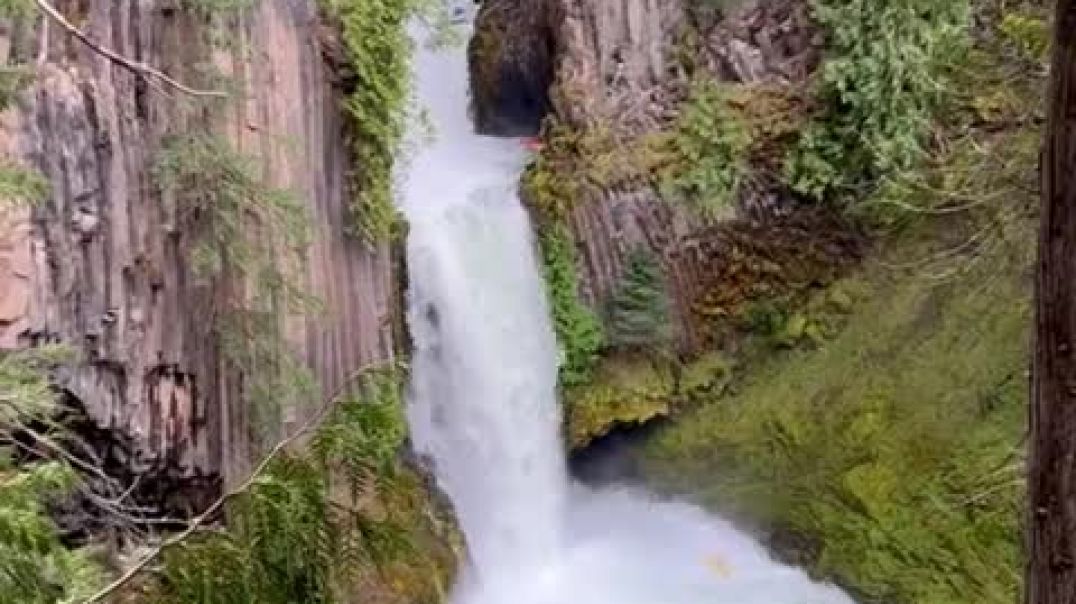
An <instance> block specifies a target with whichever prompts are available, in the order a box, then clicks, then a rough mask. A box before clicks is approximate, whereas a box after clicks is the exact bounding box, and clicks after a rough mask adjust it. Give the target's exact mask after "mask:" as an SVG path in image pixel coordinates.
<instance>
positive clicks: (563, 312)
mask: <svg viewBox="0 0 1076 604" xmlns="http://www.w3.org/2000/svg"><path fill="white" fill-rule="evenodd" d="M539 244H540V247H541V252H542V272H543V275H544V277H545V284H546V292H547V295H548V296H549V303H550V306H552V310H553V327H554V329H555V330H556V332H557V342H558V343H559V344H560V363H559V365H560V383H561V385H562V386H573V385H576V384H580V383H583V382H585V381H586V380H587V379H588V378H589V376H590V372H591V370H592V369H593V367H594V363H595V362H596V361H597V359H598V352H599V350H601V347H602V342H603V335H602V329H601V323H600V322H599V321H598V318H597V317H596V316H594V313H593V312H591V311H590V309H589V308H587V307H586V305H585V304H583V302H582V301H581V300H580V299H579V283H578V277H577V275H576V272H575V271H576V268H575V248H574V247H573V244H572V239H571V234H569V233H568V230H567V228H565V227H563V226H561V225H551V226H549V227H547V228H546V229H545V230H544V232H542V233H541V235H540V238H539Z"/></svg>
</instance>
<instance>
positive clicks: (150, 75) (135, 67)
mask: <svg viewBox="0 0 1076 604" xmlns="http://www.w3.org/2000/svg"><path fill="white" fill-rule="evenodd" d="M34 2H35V3H36V4H37V7H38V8H40V9H41V10H42V11H43V12H44V13H45V14H46V15H48V16H49V18H51V19H52V20H53V21H55V22H56V23H57V24H59V26H60V27H62V28H64V29H65V30H67V33H69V34H71V35H72V36H74V37H76V38H78V39H79V41H81V42H82V43H83V44H85V45H86V46H88V47H90V50H93V51H94V52H96V53H97V54H99V55H101V56H103V57H105V58H106V59H108V60H110V61H112V62H113V63H115V64H117V65H119V66H120V67H123V68H125V69H127V70H129V71H131V72H132V73H134V74H136V75H139V76H141V77H143V78H146V79H155V80H159V81H161V82H163V83H165V84H167V85H169V86H171V87H172V88H175V89H176V90H178V91H180V92H182V93H184V94H189V95H191V96H198V97H227V96H228V94H227V93H225V92H222V91H220V90H197V89H194V88H191V87H190V86H187V85H185V84H182V83H180V82H178V81H176V80H174V79H172V78H171V77H169V76H167V75H166V74H165V73H164V72H162V71H160V70H158V69H154V68H153V67H150V66H149V65H146V64H145V63H140V62H138V61H132V60H131V59H128V58H127V57H125V56H123V55H121V54H119V53H117V52H115V51H114V50H111V49H109V48H106V47H104V46H101V45H100V44H98V43H97V42H94V41H93V40H92V39H91V38H90V36H89V35H88V34H86V32H84V31H82V30H81V29H79V28H77V27H75V26H74V25H72V24H71V22H70V21H68V20H67V17H64V16H63V14H62V13H61V12H60V11H58V10H56V8H55V7H54V6H52V5H51V4H49V3H48V2H47V1H46V0H34Z"/></svg>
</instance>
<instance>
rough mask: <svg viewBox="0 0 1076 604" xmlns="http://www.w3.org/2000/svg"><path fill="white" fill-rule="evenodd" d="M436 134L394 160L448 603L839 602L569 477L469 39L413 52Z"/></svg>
mask: <svg viewBox="0 0 1076 604" xmlns="http://www.w3.org/2000/svg"><path fill="white" fill-rule="evenodd" d="M415 70H416V73H415V85H416V88H417V96H418V99H419V101H420V103H421V105H422V106H423V107H425V108H426V109H427V110H428V112H429V117H430V120H431V122H432V125H433V126H434V131H435V133H434V137H433V140H432V141H426V142H425V143H423V144H421V145H419V146H418V147H417V148H416V149H415V150H414V151H413V152H412V153H411V154H410V156H409V160H408V161H407V162H406V164H407V165H406V167H405V168H403V169H402V173H401V176H402V178H401V182H400V183H399V192H400V195H399V197H400V207H401V209H402V211H403V212H404V214H405V216H406V218H407V221H408V223H409V234H408V250H407V254H408V271H409V283H410V291H409V302H408V306H409V309H408V322H409V325H410V329H411V333H412V336H413V340H414V345H415V346H414V353H413V359H412V363H413V364H412V367H411V374H412V383H411V391H410V396H409V399H410V400H409V405H408V421H409V424H410V429H411V435H412V439H413V442H414V445H415V448H416V450H417V451H418V452H419V453H420V454H422V455H424V456H426V457H427V458H428V459H430V460H431V464H432V467H433V469H434V473H435V475H436V477H437V480H438V483H439V485H440V486H441V487H442V488H443V489H444V491H445V492H446V493H447V494H448V496H449V497H450V498H451V500H452V503H453V506H454V508H455V512H456V515H457V517H458V519H459V522H460V525H461V527H462V529H463V532H464V534H465V537H466V542H467V549H468V556H469V560H468V563H467V565H466V567H465V568H464V569H463V571H462V573H461V576H460V577H459V580H458V584H457V585H456V587H455V589H454V591H453V594H452V598H453V602H454V603H455V604H704V603H705V604H851V602H852V600H851V599H850V598H848V597H847V596H846V595H844V594H843V593H842V592H840V591H839V590H837V589H836V588H834V587H832V586H828V585H822V584H818V583H815V582H812V581H810V580H809V579H808V578H807V577H806V576H805V575H804V574H803V573H802V572H801V571H799V570H797V569H794V568H791V567H788V566H784V565H781V564H779V563H777V562H775V561H773V560H771V559H770V557H769V556H768V555H767V553H766V552H765V550H764V549H763V548H762V547H761V546H760V545H759V544H757V543H756V542H754V541H753V540H752V539H751V538H750V537H748V536H747V535H745V534H743V533H741V532H739V531H737V530H736V529H735V528H734V527H732V526H731V525H730V524H729V523H728V522H726V521H724V520H722V519H720V518H717V517H714V516H712V515H708V514H707V513H705V512H703V511H702V510H700V509H698V508H696V507H692V506H690V505H686V504H681V503H675V502H663V501H658V500H656V499H655V498H654V497H652V496H650V495H649V494H647V493H645V492H643V491H640V490H634V489H630V488H626V487H625V488H602V489H600V490H597V489H590V488H587V487H584V486H582V485H579V484H574V483H573V482H572V481H571V479H570V478H569V476H568V472H567V470H566V461H565V457H564V443H563V442H562V441H561V438H560V421H561V417H560V409H559V405H558V401H557V393H556V376H557V367H556V359H557V348H556V340H555V337H554V334H553V329H552V326H551V323H550V310H549V306H548V304H547V301H546V297H545V292H544V291H543V283H542V280H541V274H540V270H539V266H538V260H537V258H536V256H535V249H534V239H533V235H532V231H531V228H530V225H529V223H528V219H527V215H526V213H525V212H524V210H523V209H522V207H521V205H520V202H519V200H518V198H517V196H516V189H517V183H518V179H519V173H520V171H521V169H522V167H523V163H524V161H525V156H524V153H523V151H522V150H521V148H520V145H519V142H518V141H515V140H510V139H498V138H488V137H480V136H477V135H475V134H474V133H473V131H472V127H471V124H470V121H469V118H468V112H467V102H468V100H467V99H468V95H467V68H466V58H465V53H464V51H463V49H460V48H448V49H442V50H432V49H427V48H424V47H420V50H419V52H418V55H417V57H416V65H415Z"/></svg>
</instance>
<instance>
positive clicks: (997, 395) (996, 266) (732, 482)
mask: <svg viewBox="0 0 1076 604" xmlns="http://www.w3.org/2000/svg"><path fill="white" fill-rule="evenodd" d="M1028 226H1029V225H1027V224H1025V231H1024V235H1023V238H1022V239H1020V241H1022V242H1023V243H1022V244H1021V245H1026V243H1027V242H1028V241H1030V240H1031V239H1030V228H1027V227H1028ZM951 229H953V225H952V224H950V225H948V226H947V230H951ZM941 230H943V231H944V230H946V229H941ZM922 245H924V243H923V242H920V241H910V242H908V243H902V244H900V245H899V246H898V247H897V248H896V251H895V252H894V253H893V254H894V255H893V256H892V257H889V258H886V261H885V262H879V263H876V264H872V265H870V266H868V267H867V268H866V269H865V271H864V272H865V274H866V275H871V276H872V277H871V279H870V280H869V282H867V283H865V284H862V285H859V286H857V287H859V288H860V289H861V290H862V292H863V293H864V294H866V295H868V298H867V299H866V300H865V301H862V302H860V303H858V304H857V305H856V306H855V309H854V311H853V314H852V315H851V316H849V317H848V320H847V325H846V326H845V327H844V329H843V331H841V332H840V333H839V334H838V335H836V337H835V338H834V339H831V340H827V341H826V342H825V343H824V344H823V345H822V346H821V347H820V348H817V349H812V350H807V349H795V350H790V351H788V352H785V353H782V354H780V355H776V356H775V355H774V353H773V352H772V351H767V352H765V353H764V355H763V356H761V357H760V358H756V359H753V361H752V363H753V364H752V366H749V367H748V368H747V369H746V370H745V371H747V373H746V374H745V375H744V376H742V377H741V383H739V384H738V385H737V387H736V388H735V389H734V390H733V392H732V393H731V394H728V395H726V396H721V397H705V402H704V403H703V404H702V406H701V407H700V408H698V409H697V410H696V411H693V412H689V413H687V414H685V415H684V416H682V417H680V418H679V419H678V421H677V422H676V423H675V424H674V425H671V426H670V427H669V428H668V429H666V430H664V431H663V432H662V433H661V434H660V435H659V436H658V437H657V438H656V439H655V440H654V441H653V442H651V443H650V444H649V445H648V447H647V454H646V455H647V466H648V468H649V470H650V471H651V472H652V475H653V476H654V478H655V479H656V480H657V482H659V483H661V484H663V485H665V486H666V487H668V488H670V489H673V490H676V491H688V492H693V493H696V494H697V496H698V497H699V498H700V499H701V501H702V502H704V503H706V504H709V505H713V506H715V507H717V508H718V509H721V510H724V511H725V512H726V513H731V514H732V515H733V516H738V517H739V518H740V519H742V520H745V521H748V522H753V523H756V524H761V525H763V527H765V528H771V529H777V530H780V531H784V532H791V533H793V534H797V535H802V536H804V537H805V540H806V541H807V542H808V543H811V544H812V545H811V546H809V547H808V551H801V552H795V553H797V554H799V555H800V556H799V557H800V558H801V559H803V558H806V559H807V560H809V561H811V562H813V563H814V570H815V571H816V572H818V573H820V574H824V575H827V576H831V577H832V576H835V577H837V578H839V579H840V580H841V582H842V583H843V584H845V585H848V586H849V587H851V588H853V589H854V590H855V592H856V593H858V594H861V595H862V599H863V601H884V602H894V603H899V604H940V603H952V604H956V603H966V602H984V603H989V604H1006V603H1009V602H1012V601H1014V599H1016V597H1017V593H1018V590H1019V584H1020V568H1021V560H1020V551H1021V548H1020V528H1019V518H1020V514H1021V510H1022V505H1021V494H1022V484H1021V483H1022V464H1021V462H1020V458H1021V448H1020V441H1021V436H1022V434H1023V431H1024V409H1025V406H1026V392H1025V390H1026V389H1025V387H1024V385H1023V384H1024V379H1023V377H1022V376H1023V372H1024V370H1025V367H1026V358H1027V353H1028V351H1027V339H1026V326H1027V322H1028V320H1029V314H1030V313H1029V304H1028V300H1029V298H1030V296H1029V295H1028V291H1027V289H1026V287H1027V286H1026V283H1025V281H1024V278H1023V273H1024V271H1025V269H1026V266H1027V261H1028V259H1027V258H1023V259H1021V258H1012V257H1010V256H1009V255H1008V254H1006V253H1002V252H1001V251H996V252H995V253H993V254H992V255H990V262H989V263H984V264H989V266H985V265H980V266H978V267H977V268H976V269H975V270H971V271H969V272H967V273H964V274H961V275H959V276H958V277H954V278H951V279H950V280H947V281H945V282H941V283H939V282H938V281H936V280H934V279H933V278H932V275H931V272H930V270H929V268H928V267H920V268H919V269H918V270H917V271H914V272H912V273H911V274H905V275H904V276H902V277H899V278H894V277H895V275H894V274H893V273H891V272H888V271H886V269H885V268H883V267H884V266H886V265H888V264H891V263H892V262H894V261H896V260H898V259H901V258H907V257H917V256H918V255H919V254H920V249H919V248H920V247H921V246H922ZM839 303H840V305H841V306H844V307H846V306H847V305H845V304H844V302H843V300H841V301H839ZM699 485H705V486H704V487H702V488H701V490H700V487H699ZM786 553H787V552H786Z"/></svg>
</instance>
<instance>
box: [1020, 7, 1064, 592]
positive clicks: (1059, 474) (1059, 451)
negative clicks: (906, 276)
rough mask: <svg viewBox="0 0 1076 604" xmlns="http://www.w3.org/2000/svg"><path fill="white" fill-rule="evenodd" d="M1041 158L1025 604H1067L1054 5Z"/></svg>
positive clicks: (1060, 126) (1058, 69) (1058, 52)
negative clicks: (1047, 116)
mask: <svg viewBox="0 0 1076 604" xmlns="http://www.w3.org/2000/svg"><path fill="white" fill-rule="evenodd" d="M1054 27H1055V31H1054V49H1053V71H1052V74H1053V75H1052V83H1051V87H1050V92H1049V98H1048V102H1049V105H1050V109H1049V121H1048V124H1047V134H1046V141H1045V145H1044V149H1043V158H1042V161H1043V163H1042V167H1043V181H1042V185H1043V188H1042V201H1043V207H1042V225H1041V234H1040V241H1039V267H1038V281H1037V291H1036V299H1037V300H1036V305H1037V316H1036V325H1035V337H1036V343H1035V358H1034V375H1033V378H1032V388H1033V392H1032V402H1031V418H1030V420H1031V430H1032V451H1031V463H1030V466H1029V475H1028V485H1029V501H1028V505H1029V510H1030V518H1029V531H1030V533H1029V537H1028V556H1029V561H1028V570H1027V604H1076V0H1057V16H1056V22H1055V26H1054Z"/></svg>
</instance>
